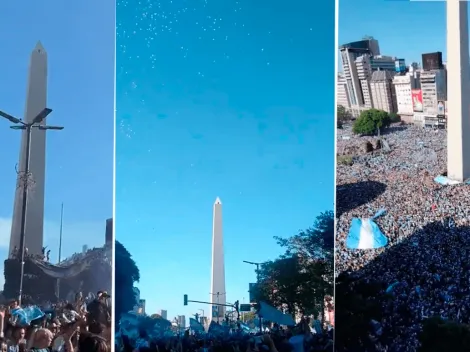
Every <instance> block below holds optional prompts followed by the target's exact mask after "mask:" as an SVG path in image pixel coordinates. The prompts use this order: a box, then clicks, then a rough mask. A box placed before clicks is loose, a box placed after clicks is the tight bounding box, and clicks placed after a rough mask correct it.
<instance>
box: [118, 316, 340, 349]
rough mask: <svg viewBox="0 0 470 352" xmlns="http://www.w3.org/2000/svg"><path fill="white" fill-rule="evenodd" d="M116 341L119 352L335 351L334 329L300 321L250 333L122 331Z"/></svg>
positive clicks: (238, 330)
mask: <svg viewBox="0 0 470 352" xmlns="http://www.w3.org/2000/svg"><path fill="white" fill-rule="evenodd" d="M115 343H116V347H115V351H116V352H315V351H319V352H320V351H324V352H332V351H333V330H330V331H329V332H327V333H326V332H325V333H316V334H315V333H312V331H311V329H310V328H309V326H308V325H306V324H302V323H300V324H299V325H298V326H297V327H295V328H293V329H288V328H285V329H283V328H282V327H280V326H278V325H276V324H274V326H273V327H272V328H271V329H270V331H269V332H264V333H247V332H244V331H243V329H242V328H240V327H238V328H236V329H232V330H231V331H230V333H227V334H221V333H218V334H214V333H210V331H209V332H208V333H205V332H194V331H191V329H187V330H186V331H185V332H184V333H183V334H181V335H180V334H173V335H172V336H169V335H166V336H162V337H160V338H152V337H150V336H149V335H148V334H147V333H146V332H145V331H141V332H140V334H139V337H137V338H134V339H131V338H129V336H127V335H125V334H122V335H120V336H119V338H118V339H116V341H115Z"/></svg>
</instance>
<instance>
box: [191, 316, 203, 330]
mask: <svg viewBox="0 0 470 352" xmlns="http://www.w3.org/2000/svg"><path fill="white" fill-rule="evenodd" d="M189 327H190V329H191V330H193V331H196V332H203V331H204V326H203V325H202V324H201V323H200V322H198V321H197V320H196V319H194V318H189Z"/></svg>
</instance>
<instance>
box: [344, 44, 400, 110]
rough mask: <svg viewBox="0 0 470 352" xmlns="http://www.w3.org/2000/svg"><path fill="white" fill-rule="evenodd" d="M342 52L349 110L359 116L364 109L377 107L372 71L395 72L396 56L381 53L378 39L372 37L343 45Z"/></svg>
mask: <svg viewBox="0 0 470 352" xmlns="http://www.w3.org/2000/svg"><path fill="white" fill-rule="evenodd" d="M340 53H341V59H342V64H343V73H344V80H345V81H346V85H345V90H346V94H347V95H348V100H349V103H350V108H349V110H350V112H351V113H352V115H353V116H356V117H357V116H359V114H360V113H361V112H362V111H363V110H367V109H371V108H373V107H375V105H374V101H373V99H372V94H371V85H370V84H371V79H372V73H373V72H374V71H390V72H395V61H396V58H395V57H392V56H385V55H380V50H379V44H378V41H377V40H375V39H373V38H371V37H369V38H366V39H364V40H362V41H358V42H353V43H348V44H344V45H342V46H341V47H340ZM339 88H340V87H338V93H339V92H340V89H339Z"/></svg>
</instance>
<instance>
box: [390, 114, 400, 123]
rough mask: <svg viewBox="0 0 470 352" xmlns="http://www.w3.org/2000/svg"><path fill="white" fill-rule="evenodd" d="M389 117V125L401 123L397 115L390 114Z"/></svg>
mask: <svg viewBox="0 0 470 352" xmlns="http://www.w3.org/2000/svg"><path fill="white" fill-rule="evenodd" d="M389 116H390V122H391V123H397V122H400V121H401V117H400V115H398V114H397V113H394V112H391V113H390V114H389Z"/></svg>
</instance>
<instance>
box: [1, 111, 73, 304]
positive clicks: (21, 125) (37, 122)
mask: <svg viewBox="0 0 470 352" xmlns="http://www.w3.org/2000/svg"><path fill="white" fill-rule="evenodd" d="M51 112H52V110H51V109H49V108H44V109H43V110H42V111H41V112H40V113H39V114H37V115H36V117H35V118H34V119H33V120H32V121H31V122H24V121H23V120H21V119H19V118H16V117H14V116H12V115H9V114H7V113H5V112H3V111H0V116H1V117H3V118H5V119H7V120H8V121H10V122H11V123H13V126H10V128H11V129H14V130H23V131H26V150H25V153H26V156H25V165H24V171H23V173H24V175H23V178H22V179H21V178H20V184H22V187H23V192H22V193H23V194H22V204H21V227H20V260H21V271H20V289H19V293H18V304H19V305H21V299H22V296H23V279H24V264H25V249H26V246H25V239H26V214H27V209H28V181H29V162H30V155H31V131H32V129H33V128H37V129H38V130H44V131H45V130H63V129H64V128H63V127H60V126H47V125H41V122H42V121H43V120H44V119H45V118H46V117H47V115H49V114H50V113H51ZM20 167H21V165H20ZM19 172H21V170H20V171H19Z"/></svg>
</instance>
